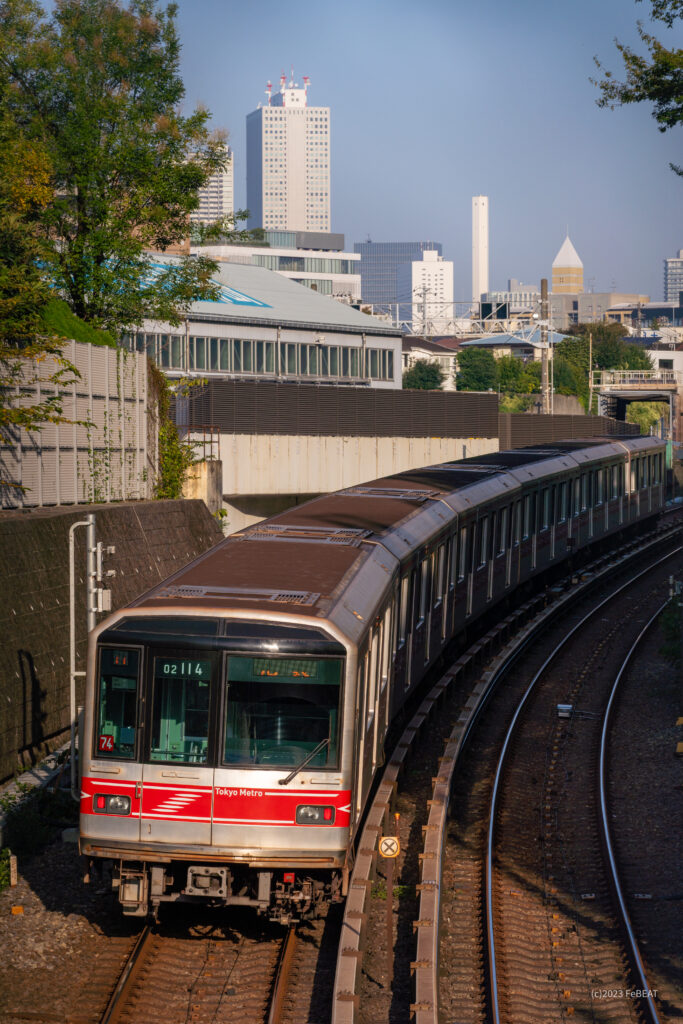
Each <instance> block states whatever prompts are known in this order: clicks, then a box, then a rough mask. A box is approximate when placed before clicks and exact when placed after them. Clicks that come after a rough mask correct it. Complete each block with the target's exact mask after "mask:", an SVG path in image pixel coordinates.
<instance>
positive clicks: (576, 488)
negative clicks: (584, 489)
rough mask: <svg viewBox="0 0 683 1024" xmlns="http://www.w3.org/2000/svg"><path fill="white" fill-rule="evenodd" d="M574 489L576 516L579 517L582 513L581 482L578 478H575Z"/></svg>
mask: <svg viewBox="0 0 683 1024" xmlns="http://www.w3.org/2000/svg"><path fill="white" fill-rule="evenodd" d="M572 488H573V491H574V515H575V516H578V514H579V512H580V511H581V481H580V479H579V477H578V476H575V477H574V481H573V483H572Z"/></svg>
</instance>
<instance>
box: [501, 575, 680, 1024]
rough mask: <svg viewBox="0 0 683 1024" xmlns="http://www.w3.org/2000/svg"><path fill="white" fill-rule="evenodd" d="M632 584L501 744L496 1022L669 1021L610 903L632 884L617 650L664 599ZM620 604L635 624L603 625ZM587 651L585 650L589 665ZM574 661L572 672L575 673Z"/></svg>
mask: <svg viewBox="0 0 683 1024" xmlns="http://www.w3.org/2000/svg"><path fill="white" fill-rule="evenodd" d="M667 562H668V559H667ZM666 571H668V569H667V570H666ZM642 575H645V574H642ZM660 575H661V572H660ZM636 579H638V578H636ZM633 582H634V581H629V583H628V584H626V585H624V586H623V587H622V588H620V590H619V591H617V592H616V593H615V594H611V595H610V596H609V597H608V598H606V599H605V600H604V601H603V602H601V603H600V604H599V605H598V606H597V608H594V609H592V610H591V612H589V613H588V614H587V615H586V616H585V617H584V618H582V619H581V620H580V621H579V622H578V623H577V624H575V625H574V626H573V627H572V629H571V630H570V631H569V632H567V633H566V635H565V636H564V637H563V638H562V639H561V640H560V642H559V643H558V644H556V645H555V647H554V649H553V650H552V651H551V653H550V654H549V655H548V657H547V658H546V660H545V662H544V663H543V665H542V666H541V667H540V668H539V669H538V670H537V671H536V673H535V674H534V675H533V677H532V679H531V682H530V684H529V686H528V688H527V689H526V692H525V694H524V696H523V698H522V700H521V701H520V703H519V705H518V708H517V710H516V712H515V714H514V715H513V718H512V721H511V723H510V726H509V728H508V731H507V734H506V736H505V739H504V742H503V746H502V750H501V753H500V756H499V758H498V763H497V766H496V774H495V780H494V784H493V788H492V792H491V801H490V810H489V823H488V840H487V849H486V892H485V902H486V926H487V927H486V931H487V974H488V979H489V1007H490V1015H491V1019H492V1021H493V1022H494V1024H502V1022H504V1021H515V1022H517V1021H520V1022H521V1021H526V1020H528V1021H542V1020H546V1019H548V1017H549V1016H550V1017H553V1016H554V1017H556V1018H557V1019H563V1017H565V1016H572V1015H574V1014H579V1015H580V1016H583V1017H586V1016H588V1017H589V1019H590V1017H591V1016H592V1017H593V1018H595V1017H596V1016H601V1017H606V1018H612V1019H614V1020H619V1021H627V1020H633V1021H637V1020H639V1019H641V1014H643V1013H647V1015H648V1019H649V1020H651V1021H653V1022H654V1021H658V1017H657V1012H656V1010H655V1008H654V1002H653V1000H652V999H651V998H650V997H649V990H650V986H649V984H648V982H647V979H646V977H645V973H644V969H643V966H642V958H641V956H640V953H639V950H638V946H637V942H636V940H635V936H634V934H633V931H632V929H631V928H630V923H629V921H628V914H627V912H626V906H625V902H624V901H623V899H622V900H621V901H618V902H616V903H615V902H614V900H613V899H612V891H616V892H619V890H620V883H619V879H618V871H617V865H616V860H615V859H614V857H613V856H610V857H608V858H607V859H605V858H603V856H602V851H601V845H603V844H605V842H606V837H608V836H609V814H610V809H609V808H608V804H607V798H606V790H605V785H604V774H603V767H604V738H605V735H606V717H605V716H606V713H607V708H608V707H609V704H608V700H609V695H610V690H611V687H612V678H613V672H614V659H615V654H616V651H617V650H620V651H622V653H620V655H619V657H622V656H623V644H624V638H625V637H626V636H629V634H630V633H631V632H632V630H633V629H634V628H635V630H636V632H638V628H639V624H640V622H641V620H642V617H643V614H644V610H645V608H647V607H648V606H651V605H652V596H653V595H652V594H649V593H648V594H647V595H642V594H641V595H638V594H636V595H633V591H632V590H631V595H633V596H631V598H630V600H629V598H628V597H627V596H625V595H624V591H625V590H626V589H627V588H632V587H633ZM662 586H665V579H664V580H663V581H662V582H660V589H661V587H662ZM617 597H618V598H619V601H620V607H623V605H624V602H626V603H627V608H628V613H629V614H628V618H629V626H625V624H624V622H623V621H622V620H620V619H618V618H617V619H613V618H612V619H611V620H609V622H608V623H607V626H605V624H604V619H603V618H602V617H601V613H602V612H603V611H604V610H605V608H606V606H607V605H608V604H609V603H610V602H612V601H614V600H615V598H617ZM659 610H661V609H659ZM629 627H630V628H629ZM639 638H640V637H639ZM639 638H638V639H639ZM630 642H631V641H630V637H629V640H628V641H627V650H628V654H627V657H630V654H631V651H632V650H633V649H634V647H635V645H636V644H637V641H634V644H633V647H631V648H630V650H629V649H628V644H629V643H630ZM577 648H578V649H582V648H585V649H586V650H587V652H588V653H587V655H586V656H585V657H584V658H581V657H578V658H577V654H576V652H577ZM607 652H609V654H608V653H607ZM568 659H570V661H573V662H574V664H573V665H572V664H571V663H570V664H569V666H568V664H567V661H568ZM577 662H578V664H577ZM622 671H623V669H621V668H620V669H619V672H618V676H617V678H620V676H621V674H622ZM569 687H571V689H569ZM568 692H569V693H570V700H569V702H568V703H567V704H564V705H563V704H562V701H563V700H567V693H568ZM558 708H562V710H561V711H556V709H558ZM570 709H571V710H570ZM577 709H578V710H577ZM554 711H555V712H556V714H555V716H553V712H554ZM603 721H604V725H603ZM601 738H602V741H603V742H602V745H601ZM598 766H600V771H599V770H598ZM598 786H599V787H600V789H599V791H600V805H599V804H598V799H597V794H598ZM599 806H600V813H598V807H599ZM627 935H628V936H629V941H628V942H625V938H626V936H627ZM640 993H644V996H641V995H640Z"/></svg>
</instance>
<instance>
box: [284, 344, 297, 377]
mask: <svg viewBox="0 0 683 1024" xmlns="http://www.w3.org/2000/svg"><path fill="white" fill-rule="evenodd" d="M298 348H299V346H298V345H292V344H290V343H287V344H286V345H285V373H291V374H293V375H296V374H298V372H299V367H298V360H297V355H298Z"/></svg>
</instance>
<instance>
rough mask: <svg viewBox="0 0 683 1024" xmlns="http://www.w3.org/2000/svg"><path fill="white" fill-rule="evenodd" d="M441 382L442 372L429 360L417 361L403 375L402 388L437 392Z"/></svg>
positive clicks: (436, 364) (442, 378)
mask: <svg viewBox="0 0 683 1024" xmlns="http://www.w3.org/2000/svg"><path fill="white" fill-rule="evenodd" d="M443 382H444V374H443V370H442V369H441V367H440V366H439V364H438V363H433V362H431V361H430V360H429V359H417V360H416V361H415V362H414V363H413V365H412V366H411V367H410V369H409V370H406V371H405V373H404V374H403V387H404V388H406V389H410V390H414V391H415V390H416V391H438V390H439V389H440V388H441V387H442V386H443Z"/></svg>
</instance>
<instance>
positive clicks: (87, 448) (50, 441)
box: [0, 341, 158, 509]
mask: <svg viewBox="0 0 683 1024" xmlns="http://www.w3.org/2000/svg"><path fill="white" fill-rule="evenodd" d="M62 352H63V356H64V357H65V358H66V359H67V360H68V361H69V362H71V363H72V364H73V366H75V368H76V370H77V371H78V374H79V376H76V378H75V380H74V381H73V383H71V384H70V385H68V386H66V387H65V386H61V387H59V388H57V387H56V386H55V385H54V384H52V383H50V381H49V379H50V377H51V376H52V374H53V373H54V372H55V371H56V370H57V369H58V366H57V363H56V361H55V360H54V359H53V358H52V357H49V358H47V359H45V360H43V361H42V362H40V363H31V364H27V366H26V367H25V369H24V371H23V377H22V381H21V384H20V385H19V386H18V387H15V388H13V395H12V397H11V400H12V403H13V404H14V405H17V406H21V405H25V406H27V405H35V404H38V403H39V402H40V401H41V400H44V399H45V398H47V397H48V396H51V395H54V394H55V393H56V391H57V390H58V391H59V395H60V400H61V406H62V416H63V417H64V418H65V419H66V421H67V422H62V423H45V424H43V426H42V427H41V428H40V429H39V430H35V431H27V430H25V429H24V428H19V427H13V428H10V429H8V430H6V431H5V432H4V434H3V436H2V437H0V500H1V506H2V508H5V509H9V508H26V507H35V506H41V505H67V504H78V503H81V502H98V501H105V502H106V501H125V500H128V499H132V498H150V497H152V493H153V488H154V482H155V479H156V471H157V462H158V441H157V436H158V430H157V412H156V409H157V403H156V399H155V398H152V396H151V395H150V390H149V383H148V373H147V358H146V356H145V355H140V354H134V353H129V352H126V351H125V350H123V349H113V348H106V347H100V346H94V345H85V344H81V343H79V342H75V341H68V342H65V344H64V348H63V350H62Z"/></svg>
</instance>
